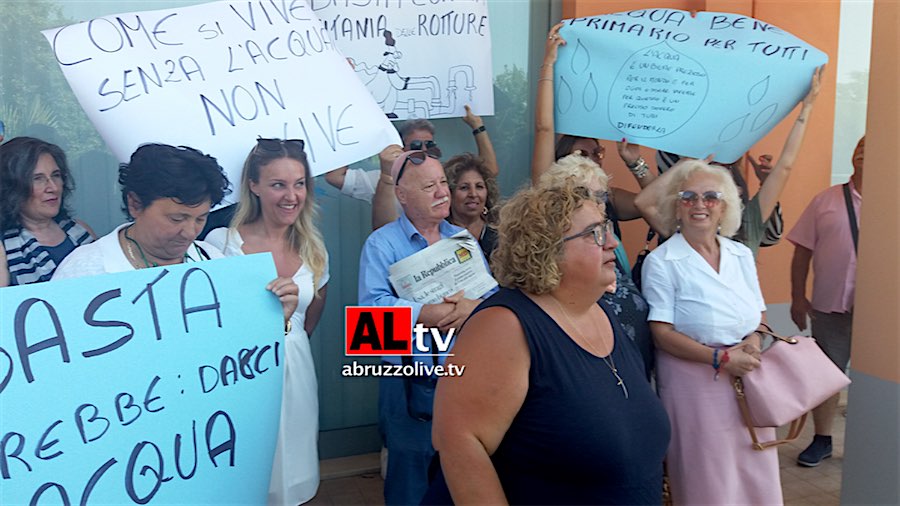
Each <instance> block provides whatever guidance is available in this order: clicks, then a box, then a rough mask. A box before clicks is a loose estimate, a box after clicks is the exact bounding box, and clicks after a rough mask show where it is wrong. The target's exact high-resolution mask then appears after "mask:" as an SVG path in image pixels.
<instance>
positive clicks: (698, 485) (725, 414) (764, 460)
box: [656, 350, 784, 506]
mask: <svg viewBox="0 0 900 506" xmlns="http://www.w3.org/2000/svg"><path fill="white" fill-rule="evenodd" d="M656 371H657V386H658V389H659V397H660V399H662V403H663V406H665V408H666V412H667V413H668V414H669V420H670V421H671V423H672V440H671V442H670V443H669V452H668V454H667V455H666V466H667V470H668V474H669V485H670V488H671V492H672V502H673V503H674V504H675V506H683V505H694V504H697V505H700V504H715V505H726V504H753V505H773V504H783V503H784V501H783V499H782V497H781V478H780V474H779V468H778V450H777V449H776V448H770V449H767V450H764V451H757V450H754V449H753V447H752V446H751V443H752V442H751V440H750V435H749V433H748V432H747V428H746V427H745V426H744V421H743V419H742V418H741V413H740V409H739V408H738V404H737V400H736V399H735V395H734V388H733V387H732V386H731V376H730V375H729V374H727V373H721V374H720V375H719V379H718V381H714V380H713V375H714V371H713V368H712V367H711V366H709V365H706V364H701V363H699V362H688V361H685V360H682V359H680V358H676V357H674V356H672V355H669V354H668V353H666V352H663V351H660V350H657V352H656ZM756 433H757V436H758V437H759V438H760V440H769V439H774V438H775V429H772V428H768V429H756Z"/></svg>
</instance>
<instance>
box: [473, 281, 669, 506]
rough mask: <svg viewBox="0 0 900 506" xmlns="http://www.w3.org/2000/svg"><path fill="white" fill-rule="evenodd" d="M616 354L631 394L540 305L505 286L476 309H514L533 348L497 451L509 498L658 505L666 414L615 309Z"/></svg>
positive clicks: (608, 312) (514, 501) (515, 501)
mask: <svg viewBox="0 0 900 506" xmlns="http://www.w3.org/2000/svg"><path fill="white" fill-rule="evenodd" d="M598 304H599V305H600V307H601V308H602V309H603V311H604V312H605V313H606V315H607V317H608V318H609V319H610V322H611V324H612V328H613V334H614V340H615V346H614V348H613V351H612V353H611V356H612V359H613V360H614V361H615V365H616V368H617V370H618V372H619V375H620V376H621V377H622V379H623V380H624V382H625V384H626V386H627V387H628V399H626V398H625V396H624V394H623V392H622V389H621V387H620V386H618V385H617V380H616V378H615V376H613V374H612V372H611V371H610V369H609V368H608V367H607V365H606V364H605V363H604V361H603V359H601V358H598V357H596V356H594V355H592V354H591V353H589V352H587V351H586V350H584V349H583V348H581V347H580V346H578V344H576V343H575V341H573V340H572V339H571V338H570V337H569V336H568V335H567V334H566V333H565V332H564V331H563V330H562V328H560V327H559V325H557V323H556V322H555V321H554V320H553V319H552V318H550V316H549V315H547V313H545V312H544V311H543V310H542V309H541V308H540V307H539V306H538V305H537V304H535V303H534V302H533V301H532V300H531V299H529V298H528V297H527V296H526V295H525V294H524V293H522V292H520V291H518V290H510V289H502V290H500V292H498V293H497V294H496V295H494V296H493V297H491V298H489V299H488V300H486V301H485V302H484V303H482V304H481V305H480V306H479V307H478V308H477V309H476V312H477V311H480V310H483V309H485V308H488V307H495V306H502V307H505V308H508V309H510V310H511V311H513V312H514V313H515V314H516V316H517V317H518V319H519V322H520V323H521V325H522V328H523V329H524V331H525V339H526V341H527V343H528V350H529V352H530V354H531V369H530V371H529V386H528V393H527V394H526V396H525V401H524V403H523V404H522V408H521V409H520V410H519V413H518V414H517V415H516V417H515V419H514V420H513V422H512V425H511V426H510V427H509V430H507V432H506V434H505V435H504V437H503V441H502V442H501V443H500V446H499V447H498V448H497V451H496V452H495V453H494V455H493V456H492V461H493V463H494V467H495V468H496V470H497V474H498V475H499V477H500V482H501V484H502V485H503V489H504V492H505V493H506V497H507V499H508V500H509V501H510V503H511V504H660V502H661V496H662V463H663V458H664V456H665V453H666V448H667V446H668V444H669V435H670V427H669V419H668V417H667V415H666V413H665V411H664V409H663V407H662V404H661V403H660V401H659V399H658V398H657V396H656V394H655V393H654V392H653V390H652V389H651V387H650V384H649V383H648V382H647V379H646V378H645V376H644V364H643V361H642V360H641V357H640V354H639V353H638V351H637V349H636V346H635V344H634V343H633V342H632V341H631V339H628V338H627V337H625V335H624V334H623V332H622V328H621V326H620V325H619V323H618V321H617V320H616V317H615V315H614V314H612V311H611V310H610V309H609V308H608V307H605V304H604V303H603V302H602V301H601V302H598Z"/></svg>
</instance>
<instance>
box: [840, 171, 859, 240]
mask: <svg viewBox="0 0 900 506" xmlns="http://www.w3.org/2000/svg"><path fill="white" fill-rule="evenodd" d="M841 186H843V187H844V203H845V204H847V217H848V218H850V233H851V234H852V235H853V252H854V253H857V254H858V253H859V225H858V224H857V222H856V210H855V209H854V208H853V198H852V197H851V196H850V183H844V184H843V185H841Z"/></svg>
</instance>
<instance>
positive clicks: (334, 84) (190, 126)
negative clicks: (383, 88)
mask: <svg viewBox="0 0 900 506" xmlns="http://www.w3.org/2000/svg"><path fill="white" fill-rule="evenodd" d="M43 33H44V36H45V37H46V38H47V40H48V41H49V42H50V44H51V45H52V47H53V51H54V54H55V56H56V59H57V61H58V62H59V65H60V67H61V68H62V70H63V73H64V74H65V76H66V79H67V80H68V81H69V84H70V86H71V87H72V89H73V90H74V92H75V95H76V96H77V97H78V101H79V102H80V103H81V106H82V108H83V109H84V110H85V112H87V114H88V117H89V118H90V119H91V121H92V122H93V123H94V125H95V126H96V127H97V130H99V132H100V134H101V135H102V136H103V138H104V140H105V141H106V143H107V144H108V145H109V147H110V149H111V150H112V151H113V153H114V154H115V155H116V157H117V158H118V159H119V160H120V161H127V160H128V159H129V157H130V155H131V153H132V152H133V151H134V150H135V148H137V147H138V146H139V145H141V144H144V143H147V142H162V143H166V144H173V145H188V146H191V147H194V148H197V149H199V150H201V151H203V152H205V153H208V154H211V155H213V156H215V157H216V158H217V159H218V160H219V163H220V164H221V165H222V167H223V168H224V169H225V170H226V172H227V173H228V177H229V179H230V180H231V182H232V183H233V184H236V183H237V182H239V181H240V173H241V168H242V165H243V161H244V159H245V158H246V156H247V154H248V152H249V151H250V149H251V148H252V147H253V146H254V144H255V140H256V138H257V137H265V138H286V139H303V140H305V141H306V153H307V155H308V156H309V160H310V165H311V169H312V172H313V174H314V175H317V174H321V173H323V172H327V171H329V170H332V169H335V168H337V167H340V166H342V165H346V164H349V163H352V162H355V161H357V160H360V159H362V158H365V157H368V156H371V155H372V154H374V153H377V152H379V151H381V150H382V149H383V148H384V147H385V146H387V145H389V144H392V143H399V136H398V135H397V132H396V130H395V129H394V128H393V126H392V125H391V123H390V122H389V121H388V120H387V118H386V117H385V115H384V113H383V112H382V111H381V109H380V108H379V107H378V105H377V104H376V103H375V101H374V100H372V97H371V95H370V94H369V93H368V92H367V91H366V88H365V87H364V86H362V84H361V83H360V82H359V80H358V79H357V78H356V77H355V76H354V73H353V69H352V68H351V67H350V65H348V63H347V61H346V60H345V58H344V57H343V56H342V55H341V53H340V51H339V50H338V49H337V48H336V47H335V45H334V43H333V42H332V40H331V36H330V32H329V31H328V30H326V29H325V28H324V26H323V24H322V22H321V21H319V20H318V19H317V18H316V16H315V15H314V13H313V12H312V10H311V9H310V8H309V7H308V5H307V4H306V2H304V1H303V0H269V1H266V2H246V1H245V2H236V1H235V2H227V1H221V2H213V3H208V4H202V5H195V6H191V7H183V8H176V9H164V10H158V11H145V12H137V13H128V14H118V15H112V16H106V17H102V18H97V19H93V20H91V21H88V22H84V23H79V24H75V25H71V26H66V27H62V28H57V29H53V30H46V31H45V32H43Z"/></svg>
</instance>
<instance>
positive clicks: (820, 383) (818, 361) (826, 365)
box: [734, 330, 850, 450]
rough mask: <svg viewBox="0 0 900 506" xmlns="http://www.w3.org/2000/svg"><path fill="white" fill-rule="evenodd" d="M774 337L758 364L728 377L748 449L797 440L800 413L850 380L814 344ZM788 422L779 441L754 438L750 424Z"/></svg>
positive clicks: (801, 419)
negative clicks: (749, 442) (741, 374)
mask: <svg viewBox="0 0 900 506" xmlns="http://www.w3.org/2000/svg"><path fill="white" fill-rule="evenodd" d="M758 332H759V333H761V334H768V335H770V336H772V337H773V338H774V342H773V343H772V346H770V347H769V348H767V349H766V350H765V351H763V353H762V360H761V362H762V364H761V365H760V367H759V368H758V369H756V370H755V371H753V372H751V373H750V374H748V375H746V376H744V377H737V378H734V390H735V393H736V394H737V400H738V404H739V406H740V408H741V415H742V416H743V418H744V423H745V424H746V425H747V428H748V430H749V431H750V438H751V439H752V440H753V448H754V449H756V450H765V449H766V448H771V447H773V446H777V445H779V444H783V443H787V442H789V441H793V440H794V439H797V437H798V436H799V435H800V432H801V431H802V430H803V424H804V423H805V422H806V415H807V414H808V413H809V412H810V411H812V409H813V408H815V407H816V406H818V405H819V404H822V402H824V401H825V400H826V399H828V398H829V397H831V396H832V395H834V394H836V393H838V392H840V391H841V390H842V389H843V388H844V387H846V386H847V385H849V384H850V378H848V377H847V375H846V374H844V373H843V372H842V371H841V370H840V369H838V367H837V366H836V365H834V362H832V361H831V359H829V358H828V356H827V355H825V353H824V352H822V350H821V349H820V348H819V346H818V345H817V344H816V340H815V339H813V338H811V337H806V336H794V337H782V336H779V335H777V334H775V333H773V332H767V331H762V330H760V331H758ZM787 423H791V428H790V431H789V434H788V436H787V437H786V438H785V439H779V440H774V441H767V442H762V443H761V442H759V440H757V438H756V431H755V430H754V429H753V428H754V427H780V426H782V425H785V424H787Z"/></svg>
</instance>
